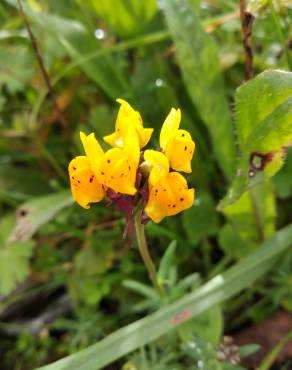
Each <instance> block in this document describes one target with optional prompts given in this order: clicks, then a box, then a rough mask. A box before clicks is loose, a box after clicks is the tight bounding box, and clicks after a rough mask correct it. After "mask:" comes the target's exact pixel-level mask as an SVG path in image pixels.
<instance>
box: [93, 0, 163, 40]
mask: <svg viewBox="0 0 292 370" xmlns="http://www.w3.org/2000/svg"><path fill="white" fill-rule="evenodd" d="M88 2H89V3H90V4H91V6H92V8H93V9H94V10H95V11H96V14H97V15H98V16H99V17H100V18H102V19H103V20H104V21H106V23H107V24H109V25H110V26H111V27H112V28H113V29H114V30H115V31H116V33H117V34H118V35H119V36H124V37H125V36H131V35H135V34H137V33H139V32H140V31H141V30H143V29H144V28H145V26H146V25H147V23H148V22H149V21H151V19H152V18H153V16H154V15H155V13H156V11H157V5H156V1H155V0H147V1H141V0H126V1H125V0H99V1H98V2H97V1H95V0H89V1H88Z"/></svg>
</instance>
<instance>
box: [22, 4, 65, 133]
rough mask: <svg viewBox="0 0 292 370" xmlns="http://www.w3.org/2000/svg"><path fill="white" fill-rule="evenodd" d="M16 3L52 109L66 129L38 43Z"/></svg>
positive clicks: (23, 13) (24, 15)
mask: <svg viewBox="0 0 292 370" xmlns="http://www.w3.org/2000/svg"><path fill="white" fill-rule="evenodd" d="M17 2H18V7H19V11H20V14H21V16H22V18H23V21H24V24H25V27H26V29H27V32H28V34H29V38H30V40H31V45H32V48H33V50H34V52H35V55H36V58H37V61H38V64H39V66H40V70H41V73H42V76H43V78H44V81H45V84H46V86H47V89H48V93H49V96H50V98H51V100H52V102H53V105H54V108H55V109H56V111H57V112H58V114H59V119H60V122H61V124H62V125H63V126H64V127H66V126H67V122H66V120H65V118H64V116H63V112H62V110H61V109H60V107H59V105H58V102H57V100H56V98H55V94H54V91H53V88H52V85H51V81H50V77H49V75H48V72H47V70H46V67H45V65H44V62H43V58H42V56H41V53H40V50H39V47H38V43H37V40H36V37H35V36H34V34H33V32H32V29H31V27H30V24H29V22H28V19H27V17H26V14H25V12H24V9H23V7H22V2H21V0H17Z"/></svg>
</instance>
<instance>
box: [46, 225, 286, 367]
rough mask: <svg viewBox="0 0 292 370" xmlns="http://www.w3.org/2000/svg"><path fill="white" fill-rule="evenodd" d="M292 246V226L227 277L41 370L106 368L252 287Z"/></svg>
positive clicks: (217, 278) (218, 276) (212, 280)
mask: <svg viewBox="0 0 292 370" xmlns="http://www.w3.org/2000/svg"><path fill="white" fill-rule="evenodd" d="M291 243H292V225H289V226H287V227H286V228H284V229H282V230H281V231H279V232H277V234H275V236H274V237H273V238H272V239H269V240H267V241H265V242H264V243H263V244H262V245H261V246H260V247H259V248H258V249H257V250H256V251H255V252H252V253H251V254H249V255H248V256H246V257H245V258H243V259H242V260H241V261H240V262H238V263H236V264H235V265H234V266H233V267H231V268H229V269H228V270H227V271H226V272H225V273H224V274H222V275H217V276H216V277H214V278H213V279H211V280H210V281H209V282H207V283H206V284H204V285H203V286H201V287H200V288H198V289H196V290H195V291H194V292H192V293H189V294H187V295H185V296H184V297H183V298H181V299H179V300H178V301H176V302H174V303H172V304H169V305H167V306H165V307H163V308H161V309H160V310H158V311H157V312H155V313H153V314H151V315H149V316H146V317H145V318H143V319H141V320H138V321H136V322H134V323H132V324H130V325H128V326H125V327H124V328H122V329H119V330H117V331H116V332H114V333H112V334H110V335H108V336H107V337H106V338H104V339H103V340H101V341H100V342H98V343H96V344H94V345H92V346H90V347H88V348H86V349H85V350H83V351H80V352H78V353H75V354H73V355H71V356H68V357H66V358H63V359H61V360H59V361H57V362H54V363H52V364H50V365H47V366H43V367H41V368H39V370H96V369H101V368H103V367H104V366H106V365H108V364H110V363H111V362H113V361H115V360H117V359H118V358H120V357H122V356H125V355H126V354H128V353H129V352H131V351H133V350H135V349H137V348H139V347H141V346H143V345H145V344H146V343H149V342H151V341H153V340H155V339H157V338H159V337H160V336H161V335H163V334H165V333H167V332H169V331H171V330H174V329H175V328H176V327H177V326H179V325H180V324H182V323H183V322H186V321H188V320H190V319H194V318H195V317H197V316H198V315H200V314H202V313H203V312H206V311H208V310H209V309H210V308H212V307H214V306H215V305H217V304H219V303H222V302H224V301H226V300H227V299H228V298H230V297H232V296H234V295H235V294H237V293H239V292H240V291H241V290H243V289H245V288H247V287H249V286H250V285H251V284H252V283H253V282H254V281H255V280H256V279H258V278H260V277H261V276H263V275H264V274H265V273H266V272H267V271H268V270H269V269H270V268H271V267H272V266H273V265H274V263H275V262H276V261H277V258H278V257H279V255H280V254H281V253H282V252H284V251H285V250H287V249H288V248H289V247H290V246H291Z"/></svg>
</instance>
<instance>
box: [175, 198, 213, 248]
mask: <svg viewBox="0 0 292 370" xmlns="http://www.w3.org/2000/svg"><path fill="white" fill-rule="evenodd" d="M182 219H183V226H184V229H185V231H186V234H187V236H188V240H189V242H190V243H191V244H192V245H197V244H198V243H199V242H200V241H202V240H203V239H204V238H207V237H208V236H212V235H215V234H216V233H217V231H218V228H219V217H218V212H217V211H216V208H215V204H214V201H213V199H212V198H211V196H210V195H209V193H207V192H204V191H199V194H198V196H197V198H196V201H195V206H194V207H191V208H190V209H188V210H187V211H185V212H184V213H183V214H182Z"/></svg>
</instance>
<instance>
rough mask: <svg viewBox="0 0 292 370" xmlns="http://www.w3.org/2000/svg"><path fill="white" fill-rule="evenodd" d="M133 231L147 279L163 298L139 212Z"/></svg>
mask: <svg viewBox="0 0 292 370" xmlns="http://www.w3.org/2000/svg"><path fill="white" fill-rule="evenodd" d="M135 229H136V236H137V243H138V248H139V252H140V254H141V257H142V259H143V262H144V264H145V267H146V269H147V271H148V275H149V278H150V280H151V281H152V283H153V285H154V287H155V288H156V290H157V291H158V292H159V294H160V295H161V297H163V296H164V289H163V287H162V286H161V285H160V284H159V282H158V279H157V273H156V269H155V266H154V263H153V261H152V258H151V256H150V253H149V250H148V246H147V241H146V237H145V227H144V225H143V224H141V211H139V212H137V213H136V215H135Z"/></svg>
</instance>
